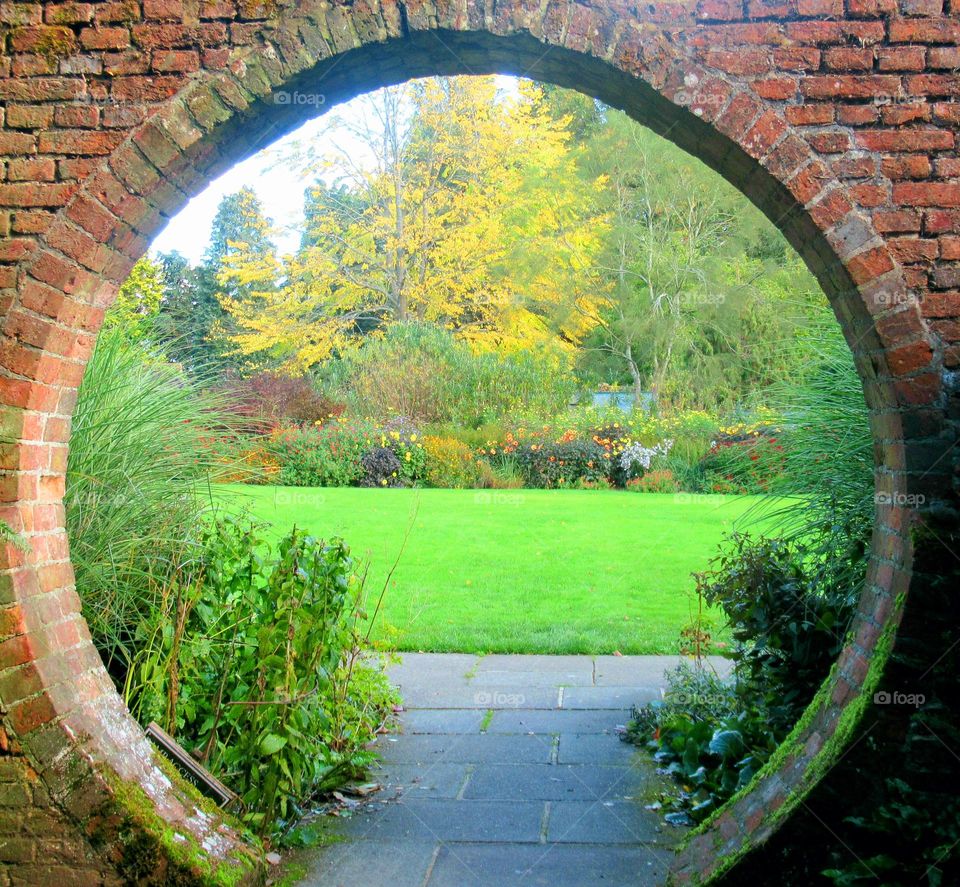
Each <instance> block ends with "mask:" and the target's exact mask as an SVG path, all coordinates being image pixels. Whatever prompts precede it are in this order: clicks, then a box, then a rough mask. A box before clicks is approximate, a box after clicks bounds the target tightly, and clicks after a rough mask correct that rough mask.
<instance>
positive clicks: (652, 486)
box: [626, 469, 680, 493]
mask: <svg viewBox="0 0 960 887" xmlns="http://www.w3.org/2000/svg"><path fill="white" fill-rule="evenodd" d="M626 488H627V489H628V490H633V491H634V492H636V493H676V492H679V490H680V484H678V483H677V479H676V478H675V477H674V476H673V472H672V471H670V470H669V469H659V470H654V471H648V472H647V473H646V474H644V475H642V476H640V477H635V478H633V479H632V480H628V481H627V485H626Z"/></svg>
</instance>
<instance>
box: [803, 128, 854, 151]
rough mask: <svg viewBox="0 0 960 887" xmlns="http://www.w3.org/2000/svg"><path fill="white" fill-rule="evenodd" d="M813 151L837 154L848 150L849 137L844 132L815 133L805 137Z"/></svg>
mask: <svg viewBox="0 0 960 887" xmlns="http://www.w3.org/2000/svg"><path fill="white" fill-rule="evenodd" d="M807 141H808V142H810V146H811V147H812V148H813V150H814V151H819V152H820V153H821V154H839V153H841V152H843V151H849V150H850V147H851V145H850V136H849V135H847V133H845V132H839V131H834V132H816V133H813V134H812V135H810V136H807Z"/></svg>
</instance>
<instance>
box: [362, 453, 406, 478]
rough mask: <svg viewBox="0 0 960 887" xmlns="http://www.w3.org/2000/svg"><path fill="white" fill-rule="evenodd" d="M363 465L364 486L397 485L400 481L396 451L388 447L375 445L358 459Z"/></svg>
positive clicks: (400, 467)
mask: <svg viewBox="0 0 960 887" xmlns="http://www.w3.org/2000/svg"><path fill="white" fill-rule="evenodd" d="M360 462H361V464H362V465H363V480H362V481H361V486H364V487H398V486H400V485H401V483H402V477H401V473H402V468H403V466H402V465H401V464H400V460H399V459H398V458H397V455H396V453H394V452H393V450H391V449H390V448H389V447H376V448H374V449H372V450H370V451H369V452H368V453H364V455H363V458H362V459H361V460H360Z"/></svg>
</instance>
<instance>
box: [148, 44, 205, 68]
mask: <svg viewBox="0 0 960 887" xmlns="http://www.w3.org/2000/svg"><path fill="white" fill-rule="evenodd" d="M151 66H152V67H153V70H154V71H159V72H161V73H167V72H173V71H182V72H193V71H199V70H200V55H199V53H197V52H196V51H195V50H192V49H189V50H188V49H181V50H155V51H154V53H153V59H152V62H151Z"/></svg>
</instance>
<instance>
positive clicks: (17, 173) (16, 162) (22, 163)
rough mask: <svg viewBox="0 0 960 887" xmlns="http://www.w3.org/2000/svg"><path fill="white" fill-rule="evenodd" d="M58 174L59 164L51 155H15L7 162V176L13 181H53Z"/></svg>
mask: <svg viewBox="0 0 960 887" xmlns="http://www.w3.org/2000/svg"><path fill="white" fill-rule="evenodd" d="M56 175H57V164H56V162H55V161H54V160H53V159H52V158H50V157H38V158H26V157H14V158H12V159H11V160H10V162H9V163H8V164H7V178H8V179H9V180H10V181H11V182H30V181H35V182H52V181H53V180H54V178H56Z"/></svg>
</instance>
